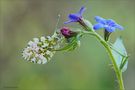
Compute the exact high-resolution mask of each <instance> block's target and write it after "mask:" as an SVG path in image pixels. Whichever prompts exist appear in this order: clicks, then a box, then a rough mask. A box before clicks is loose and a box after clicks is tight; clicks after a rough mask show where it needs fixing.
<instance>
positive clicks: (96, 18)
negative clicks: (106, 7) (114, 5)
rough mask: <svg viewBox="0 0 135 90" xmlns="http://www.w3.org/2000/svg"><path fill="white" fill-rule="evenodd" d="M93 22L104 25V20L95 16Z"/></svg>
mask: <svg viewBox="0 0 135 90" xmlns="http://www.w3.org/2000/svg"><path fill="white" fill-rule="evenodd" d="M95 20H96V22H98V23H102V24H106V19H104V18H102V17H100V16H95Z"/></svg>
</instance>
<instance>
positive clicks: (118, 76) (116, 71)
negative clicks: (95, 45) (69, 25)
mask: <svg viewBox="0 0 135 90" xmlns="http://www.w3.org/2000/svg"><path fill="white" fill-rule="evenodd" d="M89 31H90V33H89V34H90V35H93V36H95V37H96V38H97V39H98V40H99V41H100V43H101V44H102V45H103V46H104V47H105V48H106V50H107V52H108V54H109V56H110V58H111V61H112V64H113V68H114V71H115V74H116V76H117V79H118V82H119V89H120V90H124V84H123V78H122V72H121V70H120V69H119V67H118V66H117V64H116V61H115V58H114V57H113V54H112V49H111V47H110V45H109V44H108V43H107V42H106V41H105V40H104V39H103V38H102V37H101V36H100V35H99V34H97V33H96V32H95V31H93V30H89ZM92 33H93V34H92ZM86 34H88V33H86Z"/></svg>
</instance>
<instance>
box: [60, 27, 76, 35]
mask: <svg viewBox="0 0 135 90" xmlns="http://www.w3.org/2000/svg"><path fill="white" fill-rule="evenodd" d="M60 32H61V34H62V35H63V36H64V37H65V38H70V37H73V36H75V35H76V34H77V33H76V32H73V31H71V30H70V29H69V28H68V27H63V28H62V29H61V30H60Z"/></svg>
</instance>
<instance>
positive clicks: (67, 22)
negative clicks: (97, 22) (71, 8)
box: [64, 20, 74, 24]
mask: <svg viewBox="0 0 135 90" xmlns="http://www.w3.org/2000/svg"><path fill="white" fill-rule="evenodd" d="M72 22H74V21H71V20H70V21H66V22H64V24H69V23H72Z"/></svg>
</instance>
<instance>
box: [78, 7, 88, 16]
mask: <svg viewBox="0 0 135 90" xmlns="http://www.w3.org/2000/svg"><path fill="white" fill-rule="evenodd" d="M85 10H86V8H85V7H84V6H82V7H81V9H80V11H79V12H78V13H79V14H80V16H82V14H83V13H84V11H85Z"/></svg>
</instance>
